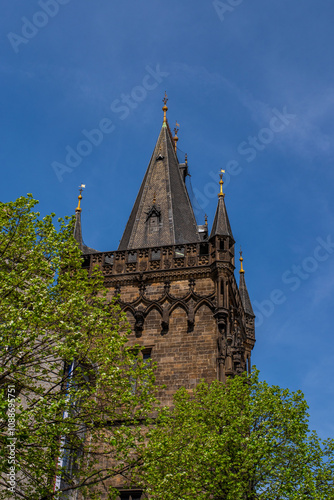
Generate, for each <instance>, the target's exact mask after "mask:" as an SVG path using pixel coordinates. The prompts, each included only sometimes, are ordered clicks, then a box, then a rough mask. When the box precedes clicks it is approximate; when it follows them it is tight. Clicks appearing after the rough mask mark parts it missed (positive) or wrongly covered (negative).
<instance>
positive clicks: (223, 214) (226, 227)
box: [210, 170, 233, 239]
mask: <svg viewBox="0 0 334 500" xmlns="http://www.w3.org/2000/svg"><path fill="white" fill-rule="evenodd" d="M223 173H224V170H221V173H220V182H219V184H220V192H219V193H218V205H217V210H216V214H215V218H214V221H213V224H212V229H211V234H210V238H213V236H216V235H217V236H230V238H232V239H233V234H232V229H231V225H230V221H229V218H228V215H227V210H226V206H225V200H224V198H225V194H224V193H223V184H224V181H223Z"/></svg>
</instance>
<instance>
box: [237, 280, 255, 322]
mask: <svg viewBox="0 0 334 500" xmlns="http://www.w3.org/2000/svg"><path fill="white" fill-rule="evenodd" d="M239 293H240V297H241V302H242V305H243V307H244V311H245V313H246V314H249V315H250V316H253V317H255V314H254V312H253V308H252V303H251V301H250V298H249V295H248V290H247V287H246V281H245V273H242V272H241V273H240V282H239Z"/></svg>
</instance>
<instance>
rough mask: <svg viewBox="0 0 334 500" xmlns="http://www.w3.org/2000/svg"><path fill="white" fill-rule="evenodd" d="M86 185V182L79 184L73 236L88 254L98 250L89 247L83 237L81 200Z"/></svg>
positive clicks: (83, 251)
mask: <svg viewBox="0 0 334 500" xmlns="http://www.w3.org/2000/svg"><path fill="white" fill-rule="evenodd" d="M85 187H86V186H85V184H81V186H79V196H78V206H77V208H76V209H75V223H74V230H73V237H74V239H75V241H76V242H77V243H78V245H79V248H80V250H81V251H82V253H83V254H88V253H95V252H96V250H94V249H93V248H89V247H88V246H87V245H85V244H84V242H83V239H82V229H81V200H82V191H83V190H84V188H85Z"/></svg>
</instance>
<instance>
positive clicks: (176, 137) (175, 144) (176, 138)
mask: <svg viewBox="0 0 334 500" xmlns="http://www.w3.org/2000/svg"><path fill="white" fill-rule="evenodd" d="M179 130H180V125H179V124H178V123H177V122H176V123H175V128H174V132H175V135H174V137H173V140H174V149H175V153H176V149H177V141H178V140H179V138H178V136H177V133H178V131H179Z"/></svg>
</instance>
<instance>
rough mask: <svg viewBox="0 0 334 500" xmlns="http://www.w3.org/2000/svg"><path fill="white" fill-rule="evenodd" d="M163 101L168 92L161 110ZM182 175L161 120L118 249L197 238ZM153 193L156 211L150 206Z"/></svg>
mask: <svg viewBox="0 0 334 500" xmlns="http://www.w3.org/2000/svg"><path fill="white" fill-rule="evenodd" d="M166 102H167V96H166V97H165V99H164V104H165V105H164V108H165V109H164V108H163V110H164V113H165V112H166V108H167V106H166ZM183 175H184V174H183V172H182V170H181V168H180V165H179V162H178V159H177V156H176V153H175V143H174V140H173V136H172V134H171V131H170V128H169V126H168V123H167V121H166V122H165V121H164V123H163V124H162V128H161V131H160V134H159V137H158V140H157V143H156V146H155V148H154V151H153V155H152V157H151V160H150V163H149V166H148V168H147V171H146V174H145V177H144V180H143V182H142V185H141V188H140V190H139V193H138V195H137V199H136V202H135V204H134V206H133V209H132V212H131V215H130V218H129V220H128V223H127V225H126V228H125V231H124V234H123V237H122V239H121V242H120V245H119V247H118V249H119V250H126V249H135V248H147V247H153V246H164V245H178V244H184V243H196V242H198V241H200V237H199V234H198V230H197V223H196V219H195V215H194V212H193V208H192V206H191V202H190V199H189V195H188V192H187V188H186V185H185V183H184V177H183ZM154 194H155V200H156V206H157V208H158V211H152V210H151V209H152V200H153V198H154ZM153 205H155V203H154V204H153ZM152 217H156V218H157V220H156V219H152Z"/></svg>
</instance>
